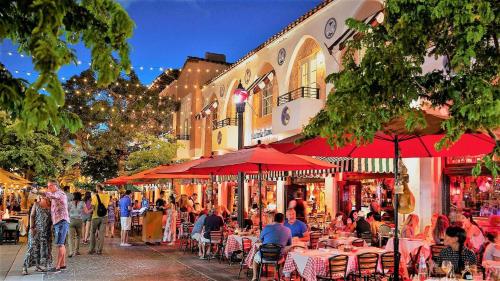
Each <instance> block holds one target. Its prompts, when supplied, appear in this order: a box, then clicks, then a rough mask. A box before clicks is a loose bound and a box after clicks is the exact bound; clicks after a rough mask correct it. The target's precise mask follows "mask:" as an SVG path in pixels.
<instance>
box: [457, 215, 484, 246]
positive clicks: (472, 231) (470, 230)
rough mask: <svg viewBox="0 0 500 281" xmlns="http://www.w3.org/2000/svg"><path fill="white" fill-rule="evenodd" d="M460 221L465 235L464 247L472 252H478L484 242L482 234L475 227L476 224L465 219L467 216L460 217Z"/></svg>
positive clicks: (469, 219)
mask: <svg viewBox="0 0 500 281" xmlns="http://www.w3.org/2000/svg"><path fill="white" fill-rule="evenodd" d="M460 220H461V222H462V227H463V229H465V233H467V240H466V242H465V245H467V246H468V247H469V248H471V249H472V250H473V251H475V252H478V251H479V249H481V246H482V245H483V243H484V242H486V239H485V238H484V235H483V232H481V229H480V228H479V227H478V226H477V224H474V223H473V222H472V221H471V218H467V216H460Z"/></svg>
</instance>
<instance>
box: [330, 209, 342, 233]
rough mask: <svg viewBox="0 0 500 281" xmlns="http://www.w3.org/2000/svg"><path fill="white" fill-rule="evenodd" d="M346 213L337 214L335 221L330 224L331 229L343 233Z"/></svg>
mask: <svg viewBox="0 0 500 281" xmlns="http://www.w3.org/2000/svg"><path fill="white" fill-rule="evenodd" d="M344 216H345V215H344V213H337V214H336V215H335V220H334V221H332V222H331V223H330V228H331V229H333V230H337V231H342V230H344V228H345V224H344Z"/></svg>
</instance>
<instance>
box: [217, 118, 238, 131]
mask: <svg viewBox="0 0 500 281" xmlns="http://www.w3.org/2000/svg"><path fill="white" fill-rule="evenodd" d="M237 125H238V119H237V118H226V119H222V120H219V121H214V122H213V124H212V129H213V130H217V129H220V128H223V127H226V126H237Z"/></svg>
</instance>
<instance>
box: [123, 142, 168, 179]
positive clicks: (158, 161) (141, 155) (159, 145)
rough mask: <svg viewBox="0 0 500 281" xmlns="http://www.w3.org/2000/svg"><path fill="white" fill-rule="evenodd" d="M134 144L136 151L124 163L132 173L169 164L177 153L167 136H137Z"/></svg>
mask: <svg viewBox="0 0 500 281" xmlns="http://www.w3.org/2000/svg"><path fill="white" fill-rule="evenodd" d="M135 142H136V145H135V146H136V147H137V150H136V151H134V152H132V153H130V155H129V156H128V159H127V163H126V166H127V169H128V170H130V171H131V172H132V173H136V172H139V171H142V170H146V169H150V168H154V167H156V166H159V165H163V164H169V163H171V162H172V159H173V158H174V157H175V156H176V153H177V144H176V143H175V141H174V140H173V139H172V138H171V137H168V136H167V137H162V138H158V137H155V136H153V135H144V134H138V135H137V137H136V141H135Z"/></svg>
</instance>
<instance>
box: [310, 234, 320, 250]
mask: <svg viewBox="0 0 500 281" xmlns="http://www.w3.org/2000/svg"><path fill="white" fill-rule="evenodd" d="M321 235H322V234H321V232H319V231H314V232H311V234H310V236H309V249H317V248H318V242H319V238H321Z"/></svg>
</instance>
